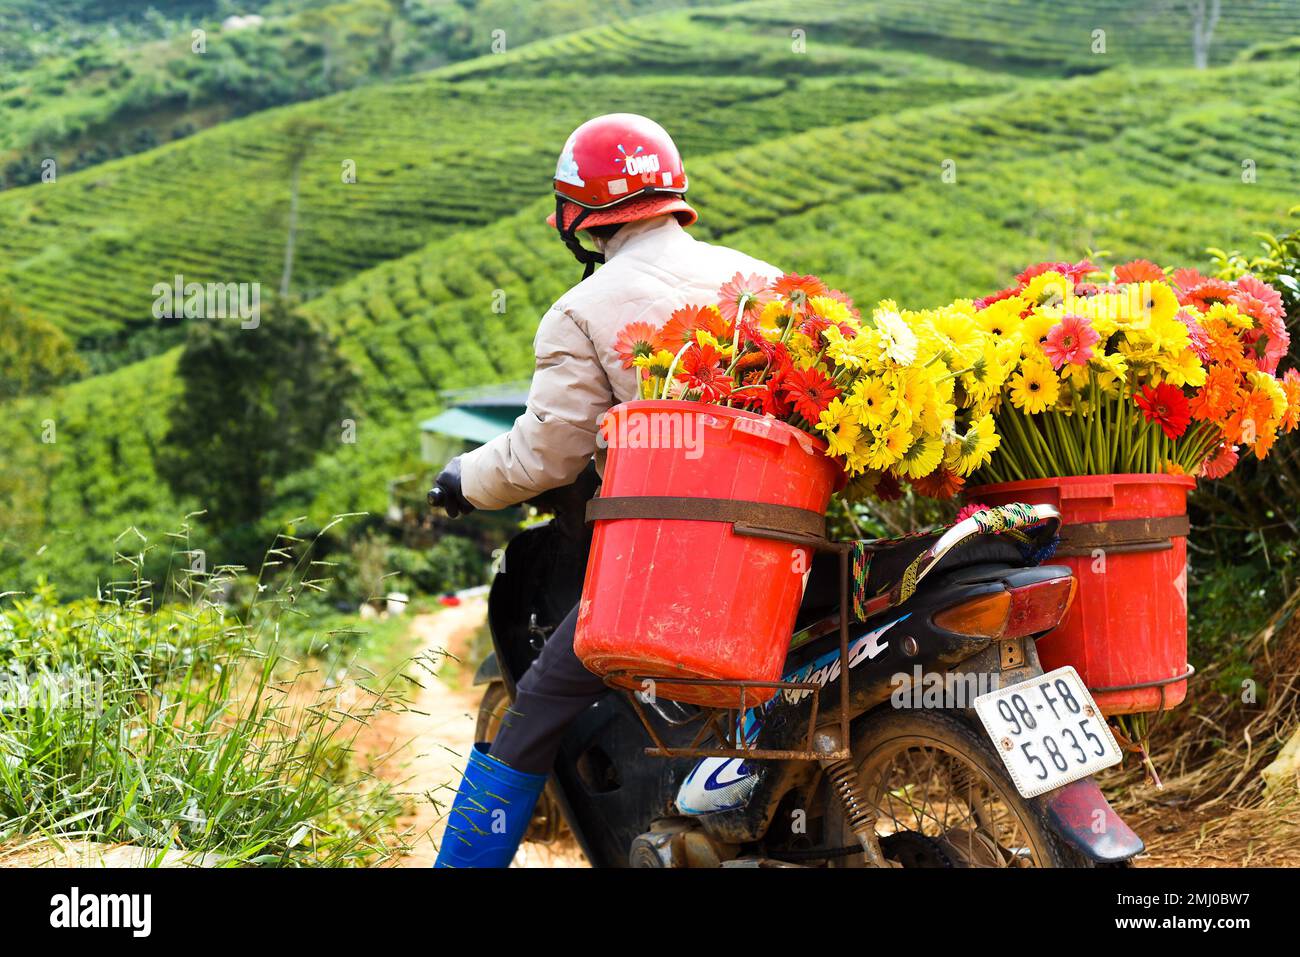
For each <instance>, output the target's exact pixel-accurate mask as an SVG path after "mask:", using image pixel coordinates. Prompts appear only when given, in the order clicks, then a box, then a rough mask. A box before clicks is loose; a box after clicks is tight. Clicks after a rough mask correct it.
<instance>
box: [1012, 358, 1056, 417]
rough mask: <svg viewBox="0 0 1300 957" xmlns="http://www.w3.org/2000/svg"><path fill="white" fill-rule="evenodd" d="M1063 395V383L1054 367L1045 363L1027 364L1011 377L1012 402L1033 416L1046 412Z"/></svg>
mask: <svg viewBox="0 0 1300 957" xmlns="http://www.w3.org/2000/svg"><path fill="white" fill-rule="evenodd" d="M1060 394H1061V382H1060V380H1059V379H1057V377H1056V373H1055V372H1053V371H1052V367H1051V366H1050V365H1048V364H1047V363H1043V362H1026V363H1025V364H1024V365H1022V366H1021V367H1020V371H1019V372H1017V373H1016V374H1015V375H1013V376H1012V377H1011V402H1012V404H1013V405H1014V406H1015V407H1016V408H1018V409H1022V410H1024V411H1025V412H1028V413H1030V414H1031V415H1037V414H1038V413H1039V412H1043V411H1046V410H1047V409H1048V408H1050V407H1051V406H1052V405H1054V404H1055V403H1056V400H1057V398H1058V397H1059V396H1060Z"/></svg>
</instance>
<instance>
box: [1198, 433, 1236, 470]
mask: <svg viewBox="0 0 1300 957" xmlns="http://www.w3.org/2000/svg"><path fill="white" fill-rule="evenodd" d="M1236 467H1237V447H1236V446H1235V445H1231V444H1229V443H1227V442H1225V443H1223V444H1222V445H1220V446H1219V447H1218V448H1217V449H1215V450H1214V452H1213V453H1211V454H1210V455H1207V456H1206V457H1205V460H1204V461H1202V462H1201V467H1200V471H1199V474H1200V476H1201V477H1202V478H1207V479H1220V478H1223V477H1224V476H1225V475H1227V474H1228V473H1229V472H1231V471H1232V470H1233V469H1234V468H1236Z"/></svg>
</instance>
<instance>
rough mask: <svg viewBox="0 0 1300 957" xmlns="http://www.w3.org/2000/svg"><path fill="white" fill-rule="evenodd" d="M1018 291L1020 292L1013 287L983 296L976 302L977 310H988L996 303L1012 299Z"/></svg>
mask: <svg viewBox="0 0 1300 957" xmlns="http://www.w3.org/2000/svg"><path fill="white" fill-rule="evenodd" d="M1017 291H1018V290H1017V289H1016V288H1015V287H1014V286H1011V287H1008V288H1006V289H999V290H998V291H997V292H995V293H990V294H989V295H987V296H981V297H980V298H979V299H976V300H975V308H976V309H987V308H988V307H989V306H991V305H993V303H995V302H1001V301H1002V300H1003V299H1010V298H1011V297H1012V296H1014V295H1015V294H1016V292H1017Z"/></svg>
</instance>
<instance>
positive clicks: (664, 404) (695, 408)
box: [606, 399, 839, 467]
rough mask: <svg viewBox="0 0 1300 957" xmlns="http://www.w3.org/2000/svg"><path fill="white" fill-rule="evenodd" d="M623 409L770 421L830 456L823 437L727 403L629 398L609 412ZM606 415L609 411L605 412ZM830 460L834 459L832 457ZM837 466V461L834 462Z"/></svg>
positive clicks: (802, 442)
mask: <svg viewBox="0 0 1300 957" xmlns="http://www.w3.org/2000/svg"><path fill="white" fill-rule="evenodd" d="M620 409H624V410H627V411H630V412H639V411H647V412H655V411H664V412H681V411H685V412H694V413H696V414H699V415H703V414H706V413H707V414H709V415H721V416H723V417H724V418H733V419H754V420H757V421H759V422H771V423H772V424H773V425H774V426H779V427H781V428H783V429H787V430H789V431H790V432H793V433H794V434H795V435H796V436H797V437H798V441H799V443H800V445H803V444H804V441H805V440H806V441H807V442H808V443H810V444H811V445H812V447H813V448H814V449H816V450H817V451H818V452H821V453H822V454H823V455H825V456H826V457H827V458H828V459H831V458H832V457H831V456H830V455H829V454H827V449H828V448H829V446H828V445H827V444H826V441H825V440H824V439H819V438H817V436H815V435H812V434H811V433H808V432H805V431H804V430H803V429H799V428H795V427H794V426H793V425H791V424H790V423H789V422H784V421H782V420H781V419H778V418H777V417H776V416H773V415H759V414H758V413H757V412H751V411H749V409H737V408H733V407H732V406H729V405H714V404H713V403H711V402H695V401H692V400H688V399H629V400H628V401H627V402H620V403H619V404H618V405H616V406H613V407H611V408H610V410H609V412H610V413H612V412H617V411H619V410H620ZM606 414H607V415H608V414H609V413H606ZM832 461H834V460H833V459H832ZM836 466H837V467H838V466H839V463H838V462H837V463H836Z"/></svg>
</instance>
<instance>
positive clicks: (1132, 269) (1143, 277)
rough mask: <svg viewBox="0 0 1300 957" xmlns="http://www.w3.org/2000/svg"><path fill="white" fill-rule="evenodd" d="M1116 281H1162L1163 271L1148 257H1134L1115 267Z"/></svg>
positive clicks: (1163, 279) (1163, 277) (1163, 278)
mask: <svg viewBox="0 0 1300 957" xmlns="http://www.w3.org/2000/svg"><path fill="white" fill-rule="evenodd" d="M1115 281H1116V282H1164V281H1165V271H1164V270H1163V269H1161V268H1160V267H1159V266H1157V265H1156V264H1155V263H1153V262H1152V261H1151V260H1149V259H1135V260H1133V261H1132V262H1130V263H1124V265H1122V266H1116V267H1115Z"/></svg>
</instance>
